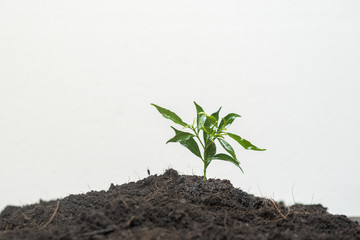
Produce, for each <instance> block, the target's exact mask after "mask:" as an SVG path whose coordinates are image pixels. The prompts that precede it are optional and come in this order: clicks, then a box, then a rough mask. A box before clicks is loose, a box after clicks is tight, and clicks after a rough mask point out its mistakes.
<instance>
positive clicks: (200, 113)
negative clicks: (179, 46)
mask: <svg viewBox="0 0 360 240" xmlns="http://www.w3.org/2000/svg"><path fill="white" fill-rule="evenodd" d="M194 104H195V107H196V118H194V121H193V123H192V125H190V124H187V123H185V122H183V120H182V119H181V118H180V117H179V116H178V115H176V113H174V112H172V111H170V110H168V109H166V108H162V107H160V106H158V105H156V104H153V103H152V104H151V105H153V106H154V107H156V109H157V110H158V111H159V112H160V113H161V115H163V117H165V118H167V119H170V120H171V121H173V122H174V123H176V124H179V125H181V126H183V129H189V130H191V131H192V133H189V132H183V131H180V130H178V129H176V128H174V127H172V126H171V128H172V129H174V131H175V136H174V137H173V138H171V139H170V140H169V141H167V142H166V143H169V142H179V143H180V144H181V145H183V146H184V147H186V148H187V149H189V150H190V151H191V152H192V153H193V154H195V155H196V156H198V157H199V158H200V159H201V160H202V161H203V163H204V176H203V179H204V181H205V180H206V169H207V167H208V166H209V164H210V163H211V161H212V160H223V161H228V162H232V163H233V164H235V165H236V166H237V167H239V168H240V170H241V171H242V172H244V171H243V170H242V168H241V167H240V162H239V160H238V159H237V158H236V155H235V152H234V149H233V147H232V146H231V145H230V144H229V143H228V142H227V141H225V140H224V137H225V136H229V137H231V138H232V139H234V140H235V141H236V142H238V143H239V144H240V145H241V146H243V147H244V148H245V149H246V150H254V151H264V150H266V149H261V148H258V147H256V146H254V145H253V144H251V143H250V142H249V141H248V140H245V139H244V138H242V137H240V136H238V135H236V134H233V133H229V132H227V128H228V127H229V126H230V125H231V124H232V123H233V121H234V120H235V118H238V117H240V115H238V114H236V113H229V114H228V115H226V116H225V117H224V118H222V119H221V120H220V122H219V112H220V110H221V107H220V108H219V110H218V111H217V112H214V113H213V114H211V115H208V114H206V113H205V112H204V110H203V109H202V107H200V106H199V105H198V104H197V103H196V102H194ZM201 135H202V140H201ZM195 139H197V140H198V142H199V143H200V145H201V147H202V153H201V152H200V149H199V145H198V144H197V142H196V141H195ZM215 140H217V142H219V143H220V145H221V146H222V147H223V148H224V149H225V151H226V152H227V153H229V154H230V155H229V154H225V153H216V150H217V149H216V144H215Z"/></svg>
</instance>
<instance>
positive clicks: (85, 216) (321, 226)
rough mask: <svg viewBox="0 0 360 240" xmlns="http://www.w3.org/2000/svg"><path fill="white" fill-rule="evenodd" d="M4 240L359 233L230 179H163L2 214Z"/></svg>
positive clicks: (173, 175) (336, 218)
mask: <svg viewBox="0 0 360 240" xmlns="http://www.w3.org/2000/svg"><path fill="white" fill-rule="evenodd" d="M0 239H1V240H8V239H29V240H32V239H34V240H35V239H36V240H42V239H44V240H45V239H59V240H60V239H61V240H67V239H97V240H99V239H141V240H148V239H167V240H169V239H206V240H211V239H246V240H253V239H257V240H263V239H274V240H275V239H276V240H281V239H296V240H301V239H307V240H308V239H316V240H318V239H327V240H329V239H334V240H339V239H360V226H359V225H358V224H356V223H355V222H353V221H351V220H350V219H348V218H347V217H346V216H343V215H331V214H329V213H327V212H326V208H324V207H322V206H321V205H301V204H296V205H293V206H291V207H286V206H284V204H283V203H281V202H272V201H271V200H269V199H265V198H259V197H255V196H253V195H250V194H247V193H245V192H243V191H241V190H240V189H238V188H234V187H233V186H232V184H231V183H230V182H229V181H228V180H219V179H209V180H208V181H202V178H201V177H198V176H186V175H179V174H178V173H177V172H176V171H175V170H173V169H169V170H167V171H166V172H165V173H164V174H163V175H160V176H157V175H154V176H149V177H147V178H145V179H143V180H140V181H137V182H130V183H127V184H123V185H119V186H114V185H113V184H111V186H110V188H109V190H108V191H99V192H97V191H92V192H88V193H86V194H79V195H69V196H68V197H65V198H63V199H60V200H56V201H49V202H45V201H40V203H39V204H33V205H29V206H25V207H14V206H8V207H6V208H5V209H4V210H3V211H2V212H1V214H0Z"/></svg>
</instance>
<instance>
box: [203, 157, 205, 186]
mask: <svg viewBox="0 0 360 240" xmlns="http://www.w3.org/2000/svg"><path fill="white" fill-rule="evenodd" d="M203 181H206V162H205V161H204V178H203Z"/></svg>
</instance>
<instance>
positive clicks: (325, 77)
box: [0, 0, 360, 215]
mask: <svg viewBox="0 0 360 240" xmlns="http://www.w3.org/2000/svg"><path fill="white" fill-rule="evenodd" d="M359 12H360V2H359V1H356V0H354V1H347V0H341V1H340V0H339V1H333V0H326V1H325V0H323V1H314V0H311V1H310V0H302V1H289V0H282V1H279V0H278V1H268V0H262V1H260V0H259V1H209V0H207V1H196V0H195V1H194V0H191V1H190V0H188V1H184V0H182V1H169V0H163V1H159V0H155V1H145V0H143V1H133V0H131V1H130V0H129V1H115V0H109V1H95V0H83V1H80V0H66V1H65V0H63V1H49V0H41V1H40V0H37V1H35V0H33V1H25V0H18V1H14V0H9V1H6V0H2V1H0V164H1V165H0V166H1V168H0V210H1V209H3V208H4V207H5V206H6V205H8V204H11V205H23V204H30V203H35V202H38V201H39V199H43V200H49V199H55V198H59V197H65V196H67V195H68V194H70V193H73V194H76V193H85V192H87V191H90V190H103V189H105V190H106V189H107V188H108V187H109V186H110V184H111V183H115V184H122V183H127V182H128V181H136V180H138V179H141V178H143V177H146V176H147V173H146V169H147V168H148V167H149V169H150V171H151V173H152V174H162V173H163V171H164V170H165V169H167V168H169V167H172V168H175V169H176V170H178V171H179V172H180V173H183V174H197V175H201V174H202V163H201V161H200V159H198V158H197V157H195V156H194V155H192V153H190V152H189V151H188V150H187V149H185V148H184V147H182V146H181V145H180V144H167V145H166V144H165V142H166V141H167V140H168V139H169V138H171V137H172V136H173V131H172V129H171V128H170V125H173V124H172V122H171V121H169V120H167V119H164V118H163V117H162V116H161V115H160V114H159V113H158V112H157V111H156V109H155V108H154V107H152V106H150V103H156V104H158V105H160V106H163V107H166V108H169V109H171V110H173V111H175V112H176V113H178V114H179V115H180V116H181V117H182V118H183V120H184V121H187V122H192V120H193V117H194V116H195V107H194V105H193V101H194V100H195V101H197V102H198V103H199V104H200V105H202V107H203V108H204V109H205V111H207V112H208V113H212V112H214V111H216V110H217V109H218V107H219V106H223V109H222V112H221V113H222V114H221V113H220V114H221V116H224V114H227V113H229V112H236V113H239V114H240V115H242V118H240V119H236V121H235V123H234V124H233V125H232V127H231V128H230V130H232V132H234V133H237V134H239V135H240V136H242V137H244V138H246V139H248V140H250V141H251V142H252V143H254V144H255V145H256V146H258V147H262V148H267V149H268V150H267V151H265V152H255V151H246V150H244V149H242V148H241V147H239V146H237V145H235V144H233V145H234V146H236V148H235V150H236V152H237V155H238V157H239V160H240V161H241V162H242V167H243V169H244V170H245V174H242V173H241V172H240V171H239V169H237V168H236V167H235V166H233V165H232V164H230V163H226V162H213V163H212V164H211V165H210V167H209V168H208V177H216V178H226V179H229V180H230V181H231V182H232V183H233V185H234V186H236V187H240V188H241V189H243V190H245V191H248V192H249V193H252V194H255V195H258V196H261V195H262V196H265V197H274V198H275V200H284V201H285V202H286V203H287V204H293V203H294V201H295V202H302V203H306V204H310V203H322V204H323V205H324V206H326V207H328V208H329V211H330V212H331V213H337V214H346V215H360V204H359V202H360V181H359V169H360V162H359V161H360V153H359V138H360V124H359V123H360V114H359V109H360V108H359V103H360V94H359V91H360V84H359V80H360V78H359V77H360V68H359V65H360V15H359ZM229 141H230V140H229Z"/></svg>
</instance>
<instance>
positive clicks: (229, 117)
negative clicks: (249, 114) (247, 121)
mask: <svg viewBox="0 0 360 240" xmlns="http://www.w3.org/2000/svg"><path fill="white" fill-rule="evenodd" d="M237 117H241V116H240V115H239V114H236V113H229V114H228V115H226V116H225V117H224V118H222V119H221V122H220V125H219V129H220V128H223V129H224V128H227V127H228V126H230V125H231V124H232V123H233V122H234V120H235V118H237Z"/></svg>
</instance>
